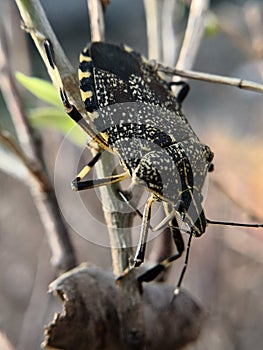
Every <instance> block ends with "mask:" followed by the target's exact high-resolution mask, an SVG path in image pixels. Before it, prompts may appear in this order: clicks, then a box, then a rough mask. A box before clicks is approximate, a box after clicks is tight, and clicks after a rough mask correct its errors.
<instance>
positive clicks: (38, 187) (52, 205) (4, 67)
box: [0, 28, 76, 272]
mask: <svg viewBox="0 0 263 350" xmlns="http://www.w3.org/2000/svg"><path fill="white" fill-rule="evenodd" d="M0 39H1V51H0V85H1V89H2V93H3V96H4V98H5V101H6V104H7V107H8V109H9V111H10V115H11V117H12V120H13V124H14V127H15V129H16V133H17V135H18V138H19V141H20V144H21V149H20V148H19V147H18V146H17V145H16V144H15V143H14V141H13V140H12V139H10V136H9V135H7V134H6V133H3V132H1V135H0V137H1V140H2V141H3V142H4V143H5V144H6V145H7V146H8V147H9V149H10V150H11V151H12V152H13V153H14V154H16V156H17V157H18V158H19V159H20V160H21V161H22V163H23V164H24V165H25V167H26V168H27V169H28V173H25V178H24V179H23V180H24V182H25V183H26V185H27V186H28V187H29V188H30V191H31V194H32V196H33V199H34V202H35V205H36V207H37V209H38V212H39V215H40V218H41V221H42V223H43V226H44V228H45V232H46V235H47V238H48V242H49V246H50V249H51V252H52V263H53V265H54V266H56V268H57V269H58V271H59V272H62V271H67V270H68V269H70V268H73V267H74V266H76V258H75V254H74V250H73V247H72V244H71V241H70V238H69V234H68V231H67V229H66V227H65V225H64V223H63V220H62V217H61V214H60V211H59V208H58V204H57V201H56V197H55V195H54V191H53V189H52V186H51V184H50V182H49V179H48V175H47V172H46V168H45V164H44V161H43V158H42V152H41V148H40V146H39V145H40V143H39V139H38V138H37V137H36V135H35V133H34V132H33V130H32V129H31V127H30V126H29V124H28V121H27V118H26V115H25V112H24V109H23V104H22V101H21V100H20V96H19V93H18V91H17V88H16V85H15V81H14V76H13V74H12V72H11V69H10V67H9V61H10V60H9V57H8V51H7V43H6V38H5V35H4V30H3V28H2V30H1V38H0Z"/></svg>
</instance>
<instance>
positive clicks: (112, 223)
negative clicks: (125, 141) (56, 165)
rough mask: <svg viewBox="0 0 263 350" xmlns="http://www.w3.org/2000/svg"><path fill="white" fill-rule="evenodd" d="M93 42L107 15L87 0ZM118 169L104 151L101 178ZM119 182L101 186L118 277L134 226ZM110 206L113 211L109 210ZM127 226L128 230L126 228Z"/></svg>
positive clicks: (101, 34)
mask: <svg viewBox="0 0 263 350" xmlns="http://www.w3.org/2000/svg"><path fill="white" fill-rule="evenodd" d="M87 3H88V9H89V18H90V29H91V41H103V39H104V15H103V7H102V4H101V1H98V0H88V2H87ZM114 168H115V161H114V157H113V156H112V155H111V154H110V153H109V152H104V154H103V157H102V161H101V162H99V163H97V164H96V172H97V176H98V177H99V178H103V177H106V176H109V175H111V173H112V171H113V169H114ZM119 189H120V188H119V185H118V184H114V185H112V186H103V187H100V189H99V190H100V194H101V202H102V209H103V212H104V216H105V220H106V224H107V227H108V232H109V238H110V245H111V253H112V263H113V271H114V273H115V275H116V276H119V275H121V274H122V273H123V271H124V270H125V269H126V268H127V266H128V264H129V258H130V257H131V256H132V254H133V251H132V248H131V229H130V227H131V225H132V218H133V215H131V214H129V213H124V212H123V210H121V208H120V201H119V199H118V198H117V195H116V194H117V191H118V190H119ZM109 208H110V210H109ZM123 227H126V229H123Z"/></svg>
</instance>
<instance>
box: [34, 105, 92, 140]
mask: <svg viewBox="0 0 263 350" xmlns="http://www.w3.org/2000/svg"><path fill="white" fill-rule="evenodd" d="M29 121H30V124H31V125H32V126H34V127H36V128H39V129H42V128H47V129H52V130H56V131H59V132H61V133H62V134H64V135H66V136H67V137H68V138H69V139H70V141H72V142H73V143H75V144H76V145H77V146H83V145H84V144H85V143H86V142H87V138H88V136H87V134H86V133H85V132H84V131H83V130H82V129H81V128H80V127H79V126H78V125H77V124H76V123H75V122H74V121H73V120H72V119H70V117H69V116H68V115H67V114H66V113H65V112H64V111H63V110H60V109H57V108H51V107H49V108H48V107H46V108H36V109H33V110H32V111H31V112H30V113H29Z"/></svg>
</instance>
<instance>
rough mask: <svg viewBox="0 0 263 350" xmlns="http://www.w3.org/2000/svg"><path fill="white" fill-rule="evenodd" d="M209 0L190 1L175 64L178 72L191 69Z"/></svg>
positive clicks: (202, 30)
mask: <svg viewBox="0 0 263 350" xmlns="http://www.w3.org/2000/svg"><path fill="white" fill-rule="evenodd" d="M209 2H210V1H209V0H192V2H191V7H190V13H189V17H188V21H187V27H186V31H185V35H184V40H183V44H182V47H181V50H180V55H179V58H178V61H177V64H176V68H177V69H178V70H183V69H191V68H192V66H193V64H194V61H195V58H196V55H197V52H198V50H199V47H200V43H201V40H202V38H203V33H204V16H205V14H206V12H207V9H208V7H209Z"/></svg>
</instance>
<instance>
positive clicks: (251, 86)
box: [156, 64, 263, 93]
mask: <svg viewBox="0 0 263 350" xmlns="http://www.w3.org/2000/svg"><path fill="white" fill-rule="evenodd" d="M156 69H157V70H159V71H161V72H164V73H166V74H169V75H178V76H181V77H184V78H189V79H194V80H200V81H205V82H208V83H215V84H223V85H230V86H234V87H237V88H239V89H244V90H249V91H253V92H259V93H262V92H263V85H262V84H260V83H255V82H253V81H249V80H244V79H240V78H230V77H225V76H222V75H217V74H209V73H203V72H197V71H191V70H179V69H173V68H170V67H164V66H162V65H161V64H157V65H156Z"/></svg>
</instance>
